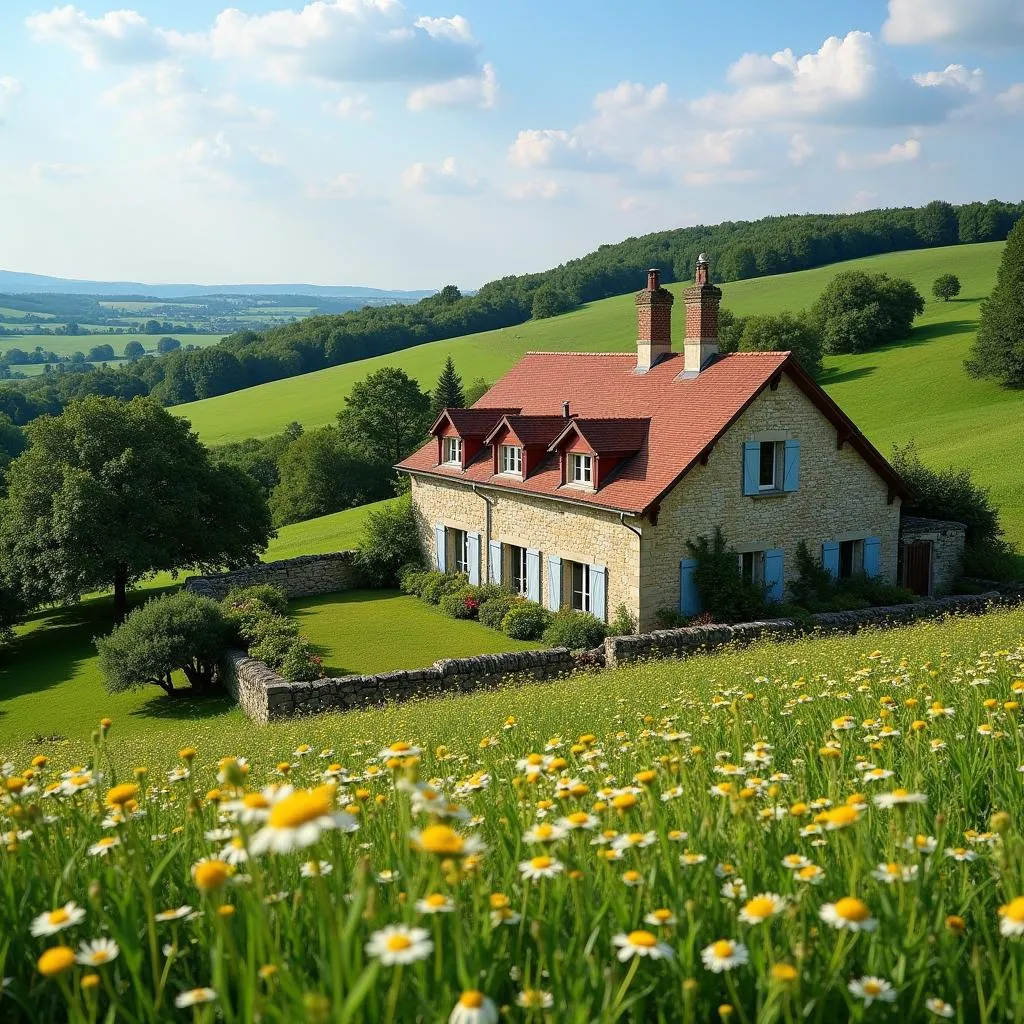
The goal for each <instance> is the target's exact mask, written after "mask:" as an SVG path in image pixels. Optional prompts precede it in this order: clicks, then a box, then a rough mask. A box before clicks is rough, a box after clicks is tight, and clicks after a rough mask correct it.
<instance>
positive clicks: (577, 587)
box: [566, 562, 591, 612]
mask: <svg viewBox="0 0 1024 1024" xmlns="http://www.w3.org/2000/svg"><path fill="white" fill-rule="evenodd" d="M566 564H567V565H568V572H567V575H568V577H569V594H570V597H571V604H572V608H573V610H574V611H577V612H589V611H590V610H591V601H590V566H589V565H583V564H581V563H580V562H567V563H566Z"/></svg>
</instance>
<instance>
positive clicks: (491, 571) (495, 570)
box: [487, 540, 501, 587]
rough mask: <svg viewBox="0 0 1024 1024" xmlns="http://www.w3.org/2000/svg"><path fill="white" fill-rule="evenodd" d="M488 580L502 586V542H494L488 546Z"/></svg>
mask: <svg viewBox="0 0 1024 1024" xmlns="http://www.w3.org/2000/svg"><path fill="white" fill-rule="evenodd" d="M487 578H488V579H489V580H490V581H491V582H492V583H496V584H497V585H498V586H499V587H500V586H501V541H500V540H492V541H491V542H490V543H489V544H488V545H487Z"/></svg>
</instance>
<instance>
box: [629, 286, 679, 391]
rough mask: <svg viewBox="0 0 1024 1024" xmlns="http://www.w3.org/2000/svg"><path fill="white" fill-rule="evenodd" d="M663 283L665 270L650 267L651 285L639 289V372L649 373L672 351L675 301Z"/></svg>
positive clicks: (637, 355) (637, 347) (637, 310)
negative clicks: (662, 275) (662, 273)
mask: <svg viewBox="0 0 1024 1024" xmlns="http://www.w3.org/2000/svg"><path fill="white" fill-rule="evenodd" d="M674 299H675V297H674V296H673V295H672V293H671V292H670V291H669V290H668V289H667V288H662V287H661V271H659V270H656V269H653V270H648V271H647V287H646V288H645V289H644V290H643V291H639V292H637V293H636V372H637V373H646V372H647V371H648V370H649V369H650V368H651V367H652V366H654V364H655V363H656V362H658V360H660V359H664V358H665V356H667V355H668V354H669V353H670V352H671V351H672V303H673V301H674Z"/></svg>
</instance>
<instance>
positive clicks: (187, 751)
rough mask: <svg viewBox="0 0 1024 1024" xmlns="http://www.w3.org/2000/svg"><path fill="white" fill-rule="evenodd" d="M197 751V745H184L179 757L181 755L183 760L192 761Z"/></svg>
mask: <svg viewBox="0 0 1024 1024" xmlns="http://www.w3.org/2000/svg"><path fill="white" fill-rule="evenodd" d="M197 753H198V751H197V750H196V748H195V747H182V748H181V750H179V751H178V757H180V758H181V759H182V761H191V760H192V759H193V758H194V757H195V756H196V754H197Z"/></svg>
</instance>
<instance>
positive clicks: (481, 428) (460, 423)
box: [430, 405, 519, 440]
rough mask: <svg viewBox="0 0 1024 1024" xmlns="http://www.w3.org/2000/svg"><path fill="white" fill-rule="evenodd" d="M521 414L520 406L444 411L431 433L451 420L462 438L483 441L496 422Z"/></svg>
mask: <svg viewBox="0 0 1024 1024" xmlns="http://www.w3.org/2000/svg"><path fill="white" fill-rule="evenodd" d="M517 412H519V406H518V405H516V406H510V407H508V408H507V409H492V408H487V409H478V408H476V407H475V406H474V407H473V408H472V409H442V410H441V414H440V415H439V416H438V417H437V420H436V421H435V422H434V425H433V427H431V428H430V429H431V433H433V432H434V431H435V430H437V428H438V426H439V425H440V424H441V421H442V420H445V419H447V420H449V421H450V422H451V424H452V426H453V427H454V428H455V429H456V430H457V431H458V432H459V436H460V437H475V438H478V439H480V440H483V439H484V438H485V437H486V436H487V435H488V434H489V433H490V432H491V429H492V428H493V426H494V424H495V422H496V420H497V419H498V418H499V417H501V416H502V415H504V414H506V413H507V414H512V413H517Z"/></svg>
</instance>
